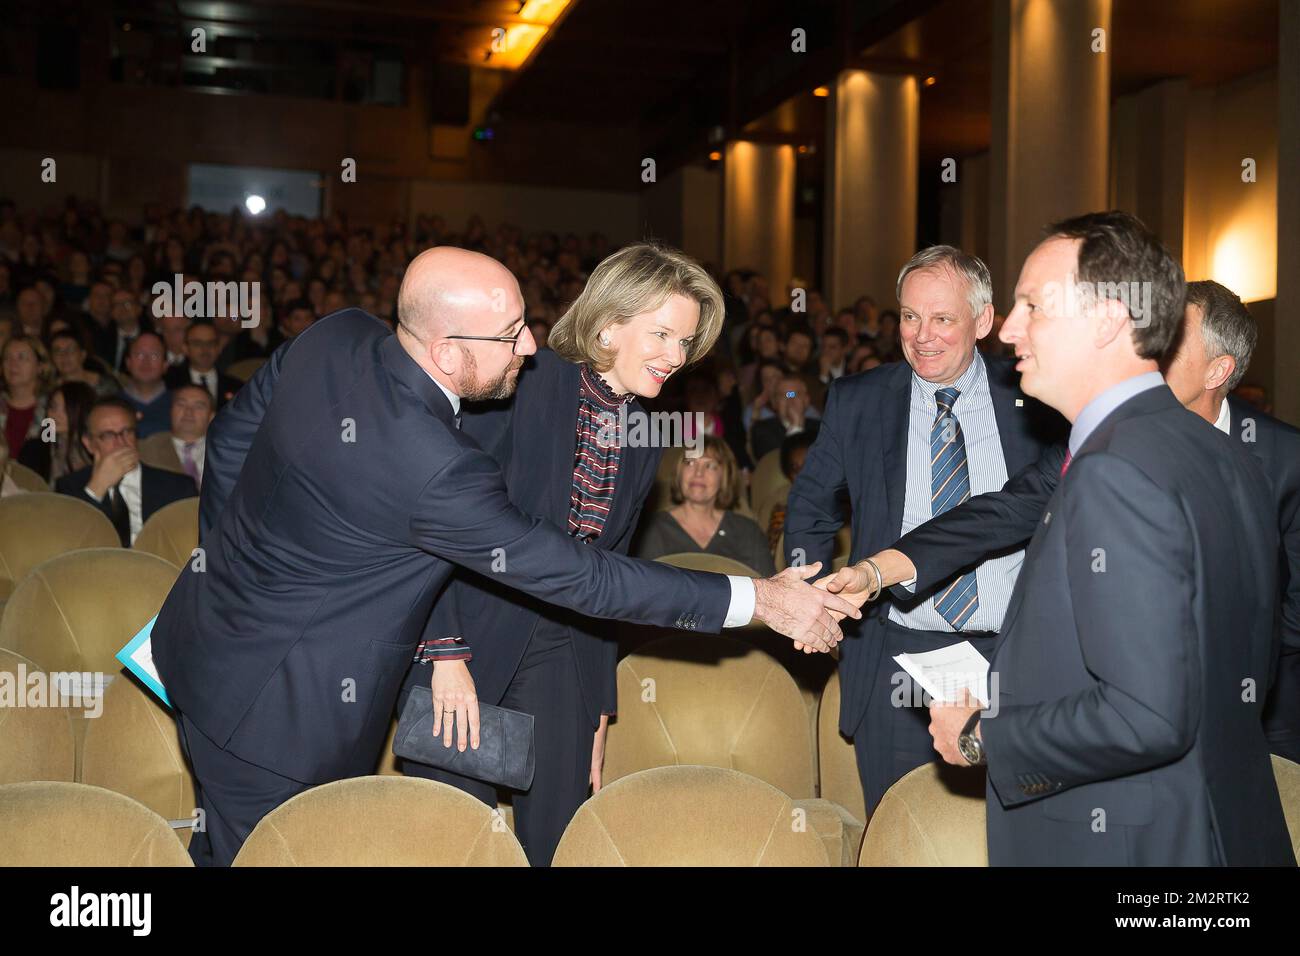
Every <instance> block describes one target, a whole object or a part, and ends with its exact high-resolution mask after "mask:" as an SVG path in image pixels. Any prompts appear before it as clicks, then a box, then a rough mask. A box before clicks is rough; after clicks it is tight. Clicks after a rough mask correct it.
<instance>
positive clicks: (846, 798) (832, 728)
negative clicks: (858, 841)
mask: <svg viewBox="0 0 1300 956" xmlns="http://www.w3.org/2000/svg"><path fill="white" fill-rule="evenodd" d="M817 773H818V779H819V781H820V784H821V795H822V799H824V800H830V801H832V802H834V803H838V804H839V805H840V806H842V807H843V808H844V809H845V810H847V811H848V812H849V813H850V814H852V815H853V817H854V818H855V819H856V820H857V821H858V822H859V823H864V824H865V823H866V822H867V806H866V798H864V797H863V795H862V779H861V778H860V777H859V776H858V762H857V758H856V757H855V755H854V753H853V741H851V740H849V739H847V738H845V737H844V736H842V735H841V734H840V674H839V671H836V672H835V673H833V674H832V675H831V677H830V680H828V681H827V682H826V688H825V689H824V690H823V691H822V697H821V704H820V705H819V707H818V708H817Z"/></svg>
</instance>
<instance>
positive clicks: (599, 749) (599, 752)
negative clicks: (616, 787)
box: [591, 714, 609, 793]
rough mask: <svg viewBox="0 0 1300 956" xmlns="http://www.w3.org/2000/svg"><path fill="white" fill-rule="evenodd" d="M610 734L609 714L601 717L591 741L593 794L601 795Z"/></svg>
mask: <svg viewBox="0 0 1300 956" xmlns="http://www.w3.org/2000/svg"><path fill="white" fill-rule="evenodd" d="M607 733H609V714H601V715H600V726H599V727H597V728H596V736H595V738H594V739H593V740H592V741H591V792H592V793H600V782H601V781H600V778H601V773H602V772H603V771H604V769H605V735H606V734H607Z"/></svg>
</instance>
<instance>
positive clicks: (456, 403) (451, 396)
mask: <svg viewBox="0 0 1300 956" xmlns="http://www.w3.org/2000/svg"><path fill="white" fill-rule="evenodd" d="M424 374H425V375H429V373H428V372H427V371H425V373H424ZM429 381H431V382H433V384H434V385H437V386H438V387H439V388H440V389H442V394H444V395H446V396H447V401H449V402H451V410H452V413H453V414H456V415H459V414H460V396H459V395H457V394H456V393H455V392H453V391H452V390H451V389H449V388H448V387H447V386H446V385H443V384H442V382H440V381H438V380H437V379H436V378H434V377H433V376H432V375H429Z"/></svg>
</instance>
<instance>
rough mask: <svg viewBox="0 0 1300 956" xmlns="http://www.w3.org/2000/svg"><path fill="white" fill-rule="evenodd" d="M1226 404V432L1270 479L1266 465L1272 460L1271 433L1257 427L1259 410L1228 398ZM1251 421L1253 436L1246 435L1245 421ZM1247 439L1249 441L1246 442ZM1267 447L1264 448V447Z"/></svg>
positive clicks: (1270, 472) (1270, 475) (1269, 472)
mask: <svg viewBox="0 0 1300 956" xmlns="http://www.w3.org/2000/svg"><path fill="white" fill-rule="evenodd" d="M1226 401H1227V403H1228V414H1229V415H1230V416H1231V418H1230V420H1229V422H1228V431H1229V432H1231V433H1232V437H1233V438H1234V439H1236V440H1237V442H1238V443H1240V444H1241V445H1242V446H1243V447H1244V448H1246V449H1247V450H1248V451H1249V452H1250V453H1251V454H1252V455H1254V456H1255V460H1256V461H1258V462H1259V463H1260V464H1261V465H1263V466H1264V473H1265V474H1266V475H1269V477H1270V478H1272V471H1271V469H1270V468H1269V467H1268V464H1269V462H1270V461H1272V459H1273V448H1272V441H1271V440H1272V438H1273V433H1272V432H1271V431H1270V430H1269V429H1267V428H1260V427H1259V417H1258V413H1259V410H1258V409H1256V408H1255V406H1254V405H1247V404H1246V403H1244V402H1241V401H1239V400H1237V399H1235V398H1232V397H1231V396H1229V397H1228V398H1227V399H1226ZM1247 419H1251V421H1252V424H1253V427H1252V431H1253V434H1251V435H1247V434H1246V426H1245V423H1246V420H1247ZM1247 439H1249V440H1247ZM1266 445H1267V446H1268V447H1265V446H1266Z"/></svg>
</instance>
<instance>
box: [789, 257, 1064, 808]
mask: <svg viewBox="0 0 1300 956" xmlns="http://www.w3.org/2000/svg"><path fill="white" fill-rule="evenodd" d="M897 294H898V302H899V315H900V320H899V336H900V338H901V342H902V350H903V356H904V359H905V361H902V362H892V363H889V364H886V365H881V366H879V367H878V368H874V369H871V370H870V371H866V372H863V373H861V374H859V375H851V376H846V377H843V378H840V379H837V380H836V381H834V382H833V383H832V384H831V387H830V392H829V395H828V398H827V403H826V411H825V413H824V414H823V416H822V425H821V430H820V432H819V433H818V437H817V440H816V441H815V442H814V443H813V446H812V448H811V449H810V450H809V452H808V458H807V462H806V463H805V465H804V467H803V471H801V472H800V473H799V476H798V477H797V478H796V479H795V482H794V487H793V488H792V489H791V491H790V498H789V504H788V505H787V511H786V525H785V548H786V552H787V560H788V561H789V563H790V564H791V565H797V564H800V563H811V562H814V561H821V562H823V566H826V565H829V563H830V562H831V559H832V558H833V557H834V554H833V549H834V540H835V533H836V531H838V530H839V528H840V527H841V526H842V525H843V524H844V523H845V520H846V516H845V514H844V509H843V502H844V498H845V497H847V499H848V502H849V504H850V506H851V513H852V516H853V520H852V529H853V531H852V538H853V542H852V555H851V557H852V558H853V560H855V561H856V560H858V559H861V558H865V557H867V556H869V555H873V554H875V553H876V552H877V551H879V550H880V549H881V548H883V547H885V546H886V545H887V544H889V543H890V542H891V541H894V540H896V539H897V538H898V536H899V535H901V534H903V533H905V532H907V531H909V530H911V529H912V528H914V527H916V526H917V525H920V524H923V523H924V522H926V521H928V520H930V518H931V517H932V516H934V515H937V514H942V513H943V512H945V511H947V510H949V509H951V508H953V507H955V506H957V505H958V504H960V503H961V502H963V501H965V500H966V499H968V498H969V497H970V496H971V495H977V494H981V493H983V492H988V491H996V490H998V489H1000V488H1001V487H1002V486H1003V484H1004V483H1005V482H1006V480H1007V476H1008V475H1009V474H1015V473H1016V472H1018V471H1019V470H1020V469H1021V468H1023V467H1025V466H1026V465H1028V464H1030V463H1032V462H1034V461H1036V460H1037V459H1038V458H1039V457H1040V455H1041V454H1042V452H1043V450H1044V448H1045V447H1046V446H1047V444H1048V443H1050V441H1051V440H1052V439H1054V438H1056V437H1057V436H1059V434H1060V433H1061V431H1062V425H1063V423H1062V422H1061V420H1060V419H1059V417H1057V416H1056V415H1055V414H1054V413H1050V412H1048V411H1047V410H1046V409H1044V408H1043V407H1042V406H1039V405H1038V404H1037V403H1035V402H1033V401H1031V400H1029V399H1027V398H1025V397H1024V395H1023V394H1022V393H1021V392H1020V389H1019V376H1018V375H1017V374H1016V372H1015V370H1014V363H1013V361H1012V360H1010V359H1003V358H1000V357H995V356H983V355H981V354H980V353H979V352H978V351H977V350H976V348H975V344H976V342H977V341H978V340H979V339H981V338H983V337H984V336H985V335H987V334H988V333H989V330H990V328H991V327H992V324H993V301H992V300H993V290H992V281H991V280H990V278H989V271H988V269H987V267H986V266H985V265H984V263H983V262H981V261H980V260H979V259H978V258H976V257H975V256H972V255H968V254H967V253H964V252H962V251H961V250H960V249H956V248H953V247H952V246H932V247H930V248H928V249H924V250H922V251H921V252H918V253H917V254H916V255H915V256H913V257H912V259H911V260H910V261H909V262H908V263H907V264H906V265H905V266H903V268H902V271H901V272H900V273H899V276H898V284H897ZM1022 560H1023V552H1021V551H1019V550H1013V551H1012V552H1010V553H1004V554H1002V555H1000V556H996V557H993V558H991V559H989V560H987V561H983V562H982V563H979V564H977V565H972V566H970V567H967V568H964V569H962V570H961V572H960V573H955V574H953V575H951V576H949V578H948V579H946V580H944V581H942V582H939V583H937V584H936V585H934V586H932V587H930V588H927V589H922V590H920V591H918V592H915V593H908V592H907V591H905V590H904V591H901V592H899V591H896V592H895V593H893V594H886V595H883V596H882V599H881V600H879V601H877V602H876V603H874V604H873V605H872V606H871V608H870V611H869V612H868V613H867V614H865V615H864V616H863V618H862V620H861V621H857V622H850V621H845V622H844V640H843V642H842V643H841V645H840V647H841V652H840V653H841V656H840V668H839V670H840V680H841V693H842V697H841V704H840V732H841V733H843V734H844V735H846V736H849V737H852V738H854V748H855V751H856V753H857V762H858V772H859V775H860V776H861V779H862V789H863V794H864V796H865V798H866V809H867V812H868V813H870V812H871V811H872V810H874V808H875V806H876V804H877V803H879V801H880V798H881V797H882V796H884V793H885V791H886V790H888V789H889V786H890V785H891V784H892V783H893V782H894V781H896V780H898V779H899V778H900V777H902V776H903V775H904V774H905V773H907V772H908V771H909V770H912V769H913V768H915V767H919V766H921V765H922V764H925V763H929V762H931V761H933V760H935V759H936V757H937V754H936V753H935V751H934V743H933V741H932V740H931V738H930V734H929V731H928V729H927V728H928V725H929V712H928V711H927V710H926V708H925V706H924V702H923V698H922V694H921V692H920V690H919V688H913V685H912V681H911V678H910V677H908V676H907V675H906V673H904V672H903V671H902V670H901V669H900V668H899V667H898V665H897V664H896V663H895V662H894V660H893V659H894V657H895V655H897V654H902V653H910V654H914V653H920V652H925V651H932V650H937V649H939V648H944V647H949V646H952V645H954V644H958V643H961V642H962V641H969V642H970V643H971V644H972V645H974V646H975V648H976V649H977V650H979V651H980V652H981V653H983V654H984V655H985V656H988V655H989V654H991V653H992V650H993V643H994V639H995V637H996V635H997V631H998V629H999V628H1000V627H1001V625H1002V618H1003V615H1004V614H1005V612H1006V608H1007V602H1008V600H1009V598H1010V596H1011V590H1012V588H1013V587H1014V585H1015V581H1016V576H1017V574H1018V573H1019V570H1020V565H1021V562H1022ZM901 595H905V596H901Z"/></svg>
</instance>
